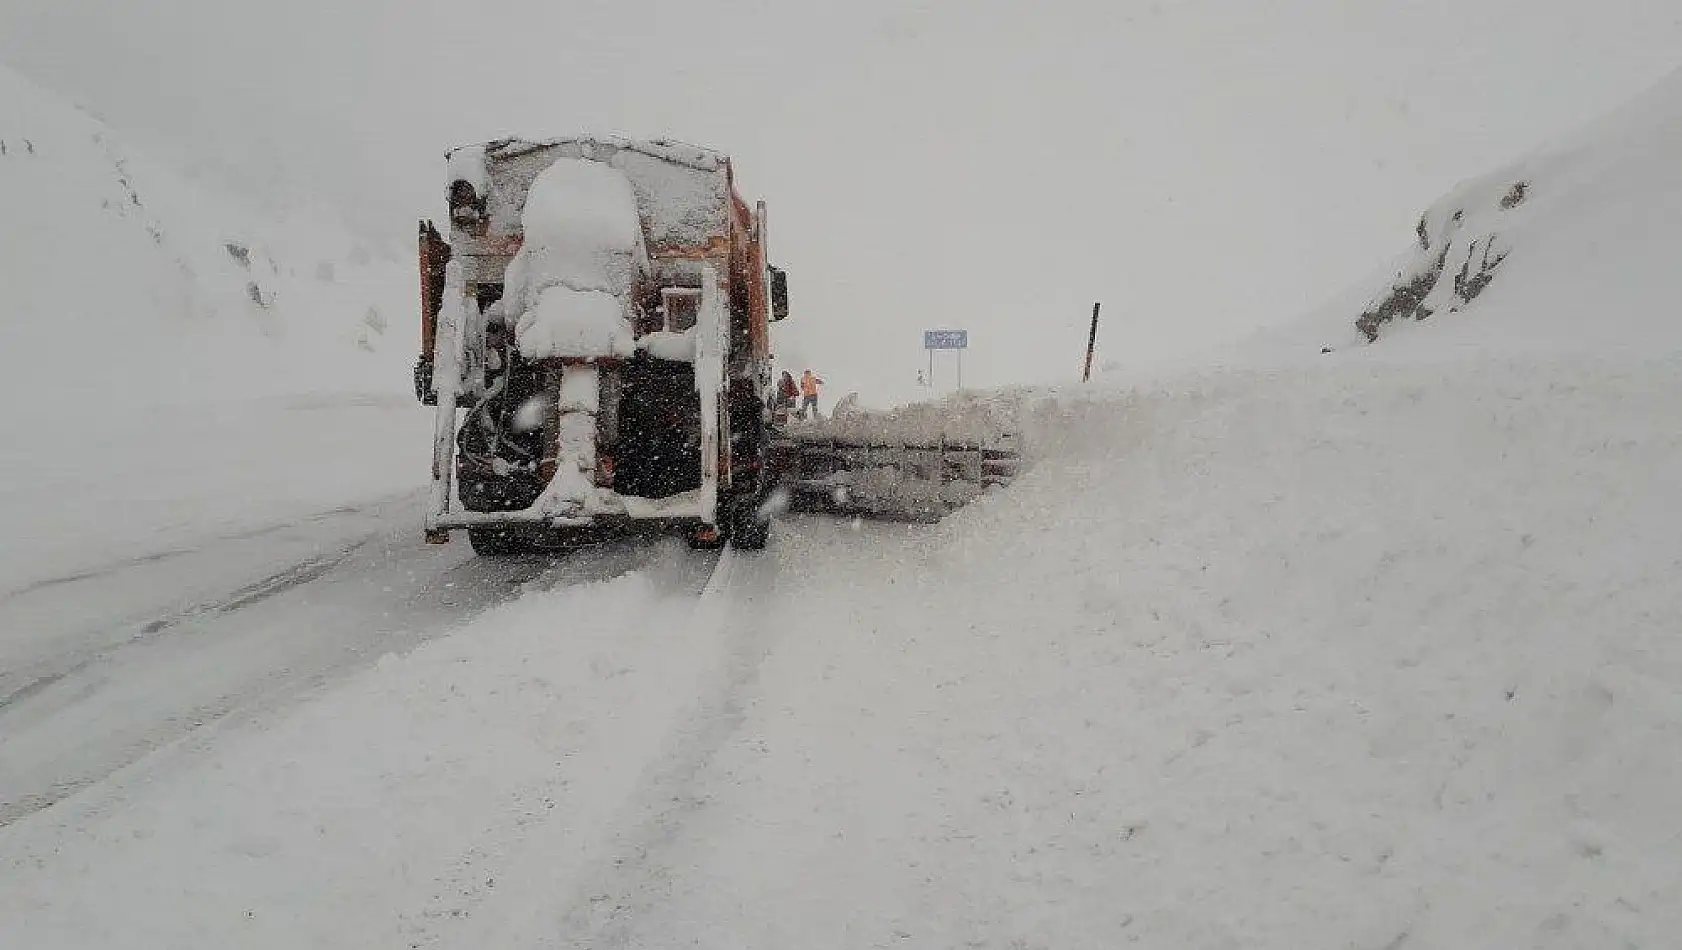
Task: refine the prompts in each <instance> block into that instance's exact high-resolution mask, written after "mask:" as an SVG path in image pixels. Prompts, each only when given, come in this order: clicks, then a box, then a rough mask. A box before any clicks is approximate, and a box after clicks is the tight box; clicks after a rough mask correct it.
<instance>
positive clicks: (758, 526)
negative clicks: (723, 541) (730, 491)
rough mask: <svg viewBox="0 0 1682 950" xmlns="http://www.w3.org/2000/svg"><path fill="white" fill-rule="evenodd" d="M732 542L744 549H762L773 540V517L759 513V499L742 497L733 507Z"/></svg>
mask: <svg viewBox="0 0 1682 950" xmlns="http://www.w3.org/2000/svg"><path fill="white" fill-rule="evenodd" d="M730 521H731V525H730V543H731V544H733V545H735V546H736V547H737V548H740V549H741V550H743V551H762V550H764V549H765V544H766V542H768V541H770V540H771V519H769V518H761V517H760V515H759V499H758V498H755V497H754V496H751V495H750V496H748V497H746V498H742V499H740V500H738V501H737V502H736V504H735V505H734V506H733V507H732V508H731V518H730Z"/></svg>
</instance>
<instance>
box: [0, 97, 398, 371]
mask: <svg viewBox="0 0 1682 950" xmlns="http://www.w3.org/2000/svg"><path fill="white" fill-rule="evenodd" d="M0 206H4V207H5V209H6V214H5V217H4V220H0V238H3V240H4V245H3V247H4V253H3V254H0V278H3V285H4V287H5V288H6V293H5V298H6V299H5V301H4V303H3V304H0V306H3V307H4V310H3V312H4V314H5V317H6V319H5V321H4V322H3V323H0V333H4V337H3V340H0V342H3V355H0V359H4V360H5V362H6V367H7V369H6V373H5V376H4V385H5V386H6V387H7V388H6V392H7V393H8V394H12V393H19V392H27V391H29V390H30V389H34V388H37V387H40V386H43V385H51V384H52V383H53V382H54V381H55V379H58V378H59V377H60V374H61V373H63V372H75V373H77V374H79V375H80V376H81V377H82V379H83V380H84V381H85V382H86V383H88V384H89V385H90V386H91V385H93V384H95V383H98V384H100V385H102V386H104V387H108V388H109V389H111V390H112V391H119V392H124V393H126V394H128V395H129V398H139V399H142V400H144V401H149V402H150V401H156V399H155V397H154V395H153V394H154V393H158V392H166V393H168V394H170V395H171V396H186V397H196V396H198V395H200V394H202V393H205V392H217V391H218V387H221V386H223V385H225V384H228V383H231V382H234V381H238V382H239V383H240V388H242V389H243V390H244V391H245V392H247V393H257V392H260V393H265V394H267V393H274V392H299V391H304V390H306V389H311V388H314V389H320V388H334V389H342V388H346V387H349V388H351V389H354V390H356V391H369V390H389V389H390V388H391V387H390V386H388V385H382V384H379V383H376V382H374V379H375V378H376V375H375V374H376V373H377V372H380V370H376V369H375V368H376V367H380V366H392V365H396V366H397V367H398V369H399V370H400V369H401V364H402V360H403V358H405V357H408V358H412V354H411V352H410V351H411V350H412V347H413V343H412V340H413V336H414V333H413V329H412V327H411V324H412V322H413V321H412V320H410V319H409V314H410V312H411V311H412V309H413V303H412V299H411V298H412V297H413V283H414V281H413V280H412V279H411V278H410V273H411V271H412V269H413V268H412V265H411V264H409V263H407V261H403V262H399V261H398V260H396V259H395V258H394V256H393V254H392V242H390V241H388V242H386V243H385V245H384V246H383V247H377V246H376V245H375V244H374V243H372V242H368V241H364V240H360V239H358V238H356V237H354V236H352V235H351V234H350V233H349V232H348V231H347V230H345V229H344V228H343V227H342V226H339V225H337V224H336V223H335V222H333V221H331V220H327V219H324V218H323V217H322V216H320V215H314V216H312V212H311V209H307V208H306V209H301V210H300V211H299V213H298V214H297V215H296V216H295V217H294V219H293V220H287V221H273V220H264V219H262V218H260V217H259V216H258V215H256V214H254V213H253V212H251V211H249V210H247V209H246V208H243V207H241V206H240V205H239V204H238V203H237V202H235V201H233V200H230V199H228V198H226V197H224V196H222V195H219V194H216V193H215V192H214V191H212V190H210V189H208V188H206V187H205V186H202V185H200V184H198V183H195V182H190V181H187V180H185V179H183V178H182V177H181V176H179V175H177V174H175V173H173V172H172V171H171V170H169V169H168V168H166V167H164V166H162V165H160V164H157V163H155V162H153V161H150V160H148V159H147V158H146V157H145V156H144V155H141V154H138V153H136V152H135V151H134V150H133V149H131V148H129V147H127V146H125V145H124V144H123V143H122V141H121V138H120V135H119V134H118V133H116V132H114V131H112V130H111V129H109V128H106V127H105V126H103V125H102V124H101V123H99V122H97V121H96V120H94V119H93V118H91V117H89V116H87V115H85V114H83V113H81V112H79V111H77V110H75V109H73V108H71V107H69V106H68V105H66V104H64V103H62V102H60V101H58V100H56V99H55V98H53V97H52V96H51V95H50V94H48V93H46V92H44V91H43V90H41V89H39V88H37V87H35V86H33V85H31V84H30V83H29V82H28V81H27V80H24V79H23V78H21V77H19V76H18V75H17V74H15V73H13V72H10V71H8V70H6V69H4V68H3V67H0ZM394 322H395V323H396V325H395V326H393V323H394ZM381 355H387V356H391V357H393V358H395V359H396V362H395V364H394V363H393V361H392V359H389V358H388V359H385V360H384V361H383V362H381V361H380V360H379V359H378V358H377V357H378V356H381ZM323 384H325V386H324V385H323Z"/></svg>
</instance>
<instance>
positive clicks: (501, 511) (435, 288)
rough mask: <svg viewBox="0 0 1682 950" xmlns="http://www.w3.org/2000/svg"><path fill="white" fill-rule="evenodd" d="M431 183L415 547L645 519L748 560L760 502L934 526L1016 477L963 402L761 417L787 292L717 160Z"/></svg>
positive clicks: (758, 531)
mask: <svg viewBox="0 0 1682 950" xmlns="http://www.w3.org/2000/svg"><path fill="white" fill-rule="evenodd" d="M446 169H447V174H446V176H445V177H446V192H445V194H446V199H447V203H448V207H449V222H448V237H447V238H446V236H445V235H444V234H443V233H441V232H440V231H439V229H438V228H437V226H436V225H435V224H434V223H433V222H431V221H422V222H421V224H420V246H419V252H420V276H421V288H420V289H421V355H420V358H419V359H418V360H417V361H416V364H415V379H414V382H415V394H416V397H417V398H418V399H420V401H421V402H422V403H425V404H427V405H435V406H436V407H437V420H436V424H435V426H434V430H433V453H432V494H431V499H430V502H429V504H428V508H427V513H426V537H427V540H428V541H432V542H436V543H443V542H447V541H448V540H449V539H450V534H451V532H452V531H457V530H465V531H466V532H467V536H468V539H469V541H470V542H471V543H472V545H473V550H474V551H476V552H477V553H479V554H482V555H487V556H497V555H509V554H517V553H521V552H525V551H531V550H548V551H564V550H568V549H570V548H573V547H576V546H578V545H580V544H583V543H587V542H588V541H591V540H595V539H597V538H599V537H603V536H608V535H612V534H619V533H623V532H625V531H627V530H631V529H634V528H636V527H637V526H639V525H640V526H651V527H654V528H657V529H664V530H671V531H678V532H681V533H682V534H684V535H685V536H686V537H687V539H688V541H689V543H690V544H691V545H693V546H695V547H702V548H705V547H718V546H721V545H723V544H726V543H734V544H735V545H736V546H737V547H741V548H748V549H754V548H761V547H764V546H765V544H766V542H767V539H768V536H769V533H770V517H769V515H770V513H771V512H772V511H773V510H775V509H777V508H782V507H787V508H791V509H794V510H805V511H820V512H827V513H832V514H848V515H858V516H866V517H872V518H888V519H896V520H912V521H935V520H938V519H940V518H941V517H943V516H944V515H945V514H946V513H948V512H950V511H951V510H953V509H955V508H957V507H958V506H960V505H962V504H964V503H966V502H967V501H969V500H970V499H972V498H974V497H976V496H977V495H978V494H979V493H980V492H982V491H984V490H985V489H986V488H988V487H990V486H993V485H998V484H1003V483H1004V482H1006V481H1008V480H1009V479H1010V478H1011V477H1012V476H1014V474H1015V472H1016V469H1017V465H1018V462H1019V461H1020V455H1019V454H1018V450H1017V444H1016V436H1015V434H1014V433H1013V432H1010V431H1006V429H1005V428H1003V427H1001V426H1000V425H998V424H996V423H997V422H998V420H997V419H996V418H995V417H994V416H993V414H991V413H990V412H981V413H979V417H980V424H979V425H978V424H977V416H978V413H977V412H976V411H975V410H976V407H975V406H973V405H968V404H965V403H963V402H961V401H960V402H957V403H953V404H950V405H943V404H925V405H924V406H922V407H921V408H919V409H917V410H915V411H909V412H907V411H897V412H894V413H888V414H880V415H872V414H869V413H843V415H844V416H845V418H839V417H838V418H833V419H830V420H827V421H825V422H823V423H814V424H802V425H787V426H783V425H773V421H772V420H773V409H774V407H775V404H776V400H775V399H772V398H770V397H771V391H772V386H773V381H772V354H771V350H770V335H771V331H770V327H771V324H772V323H774V322H776V321H780V320H783V319H785V318H787V316H788V313H789V303H788V279H787V275H786V274H785V273H784V272H783V271H782V270H780V269H779V268H777V267H774V266H772V265H771V263H770V261H769V260H768V259H767V252H766V247H767V244H766V232H767V222H766V211H765V203H764V202H759V203H757V204H755V205H754V206H753V207H751V208H750V207H749V206H748V204H747V202H745V201H744V200H743V199H742V197H741V195H740V194H738V193H737V190H736V182H735V176H734V172H733V170H732V167H731V164H730V159H729V158H727V157H726V156H724V155H722V154H720V153H718V152H715V151H711V150H709V149H705V148H698V147H695V146H692V145H684V144H681V143H677V142H670V141H664V140H653V141H632V140H627V139H619V138H602V137H579V138H564V139H551V140H545V141H527V140H522V139H501V140H498V141H494V142H489V143H486V144H483V145H474V146H468V147H463V148H458V149H455V150H453V151H451V152H449V153H448V155H447V160H446ZM837 408H842V407H837ZM1008 424H1011V423H1007V425H1008Z"/></svg>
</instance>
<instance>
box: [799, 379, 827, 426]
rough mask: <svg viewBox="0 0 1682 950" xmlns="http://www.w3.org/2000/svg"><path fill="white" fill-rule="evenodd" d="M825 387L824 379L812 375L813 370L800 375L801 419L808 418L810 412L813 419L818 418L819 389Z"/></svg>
mask: <svg viewBox="0 0 1682 950" xmlns="http://www.w3.org/2000/svg"><path fill="white" fill-rule="evenodd" d="M822 385H823V379H822V378H820V377H817V376H814V375H812V371H811V370H809V369H808V370H807V371H806V372H804V373H801V374H800V418H802V419H805V418H807V416H806V413H807V411H808V410H810V412H811V413H812V415H811V418H813V419H816V418H817V417H818V387H819V386H822Z"/></svg>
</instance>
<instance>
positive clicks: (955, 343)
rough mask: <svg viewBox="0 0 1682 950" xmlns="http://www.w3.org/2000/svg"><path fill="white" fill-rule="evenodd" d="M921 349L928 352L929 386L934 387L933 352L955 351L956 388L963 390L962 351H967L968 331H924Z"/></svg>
mask: <svg viewBox="0 0 1682 950" xmlns="http://www.w3.org/2000/svg"><path fill="white" fill-rule="evenodd" d="M923 349H925V350H928V351H929V386H930V387H931V388H932V387H933V386H934V351H935V350H956V351H957V353H958V388H959V389H963V388H964V351H965V350H967V349H969V331H968V330H924V331H923Z"/></svg>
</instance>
